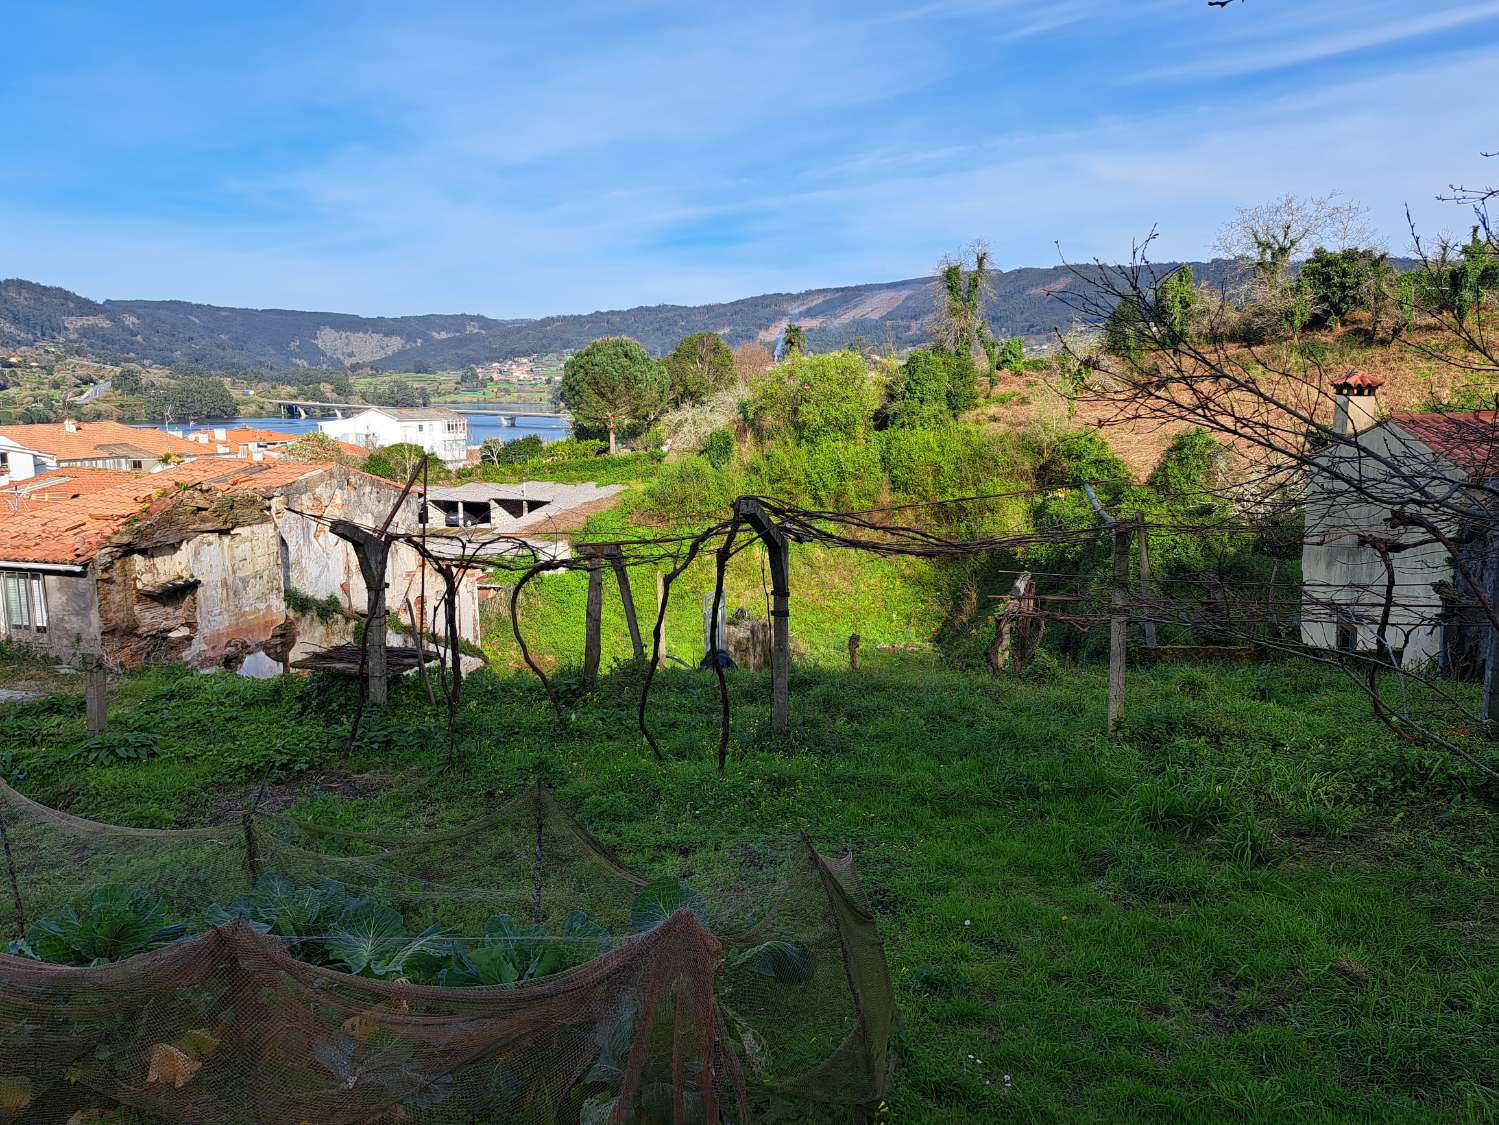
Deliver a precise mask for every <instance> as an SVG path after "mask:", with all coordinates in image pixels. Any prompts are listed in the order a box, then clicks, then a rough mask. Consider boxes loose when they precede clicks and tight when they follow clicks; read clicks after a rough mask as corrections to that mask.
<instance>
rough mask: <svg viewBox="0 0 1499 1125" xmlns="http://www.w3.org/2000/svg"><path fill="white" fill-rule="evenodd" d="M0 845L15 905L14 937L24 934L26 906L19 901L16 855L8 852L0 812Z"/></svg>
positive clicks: (3, 822) (7, 834) (8, 840)
mask: <svg viewBox="0 0 1499 1125" xmlns="http://www.w3.org/2000/svg"><path fill="white" fill-rule="evenodd" d="M0 845H3V846H4V848H5V873H6V875H8V876H9V877H10V896H11V901H12V902H13V903H14V904H15V907H16V937H18V938H24V937H25V936H26V907H25V906H24V905H23V904H22V902H21V882H20V880H19V879H18V878H17V877H16V857H15V856H13V855H11V852H10V834H9V833H8V832H6V830H5V815H4V814H3V813H0Z"/></svg>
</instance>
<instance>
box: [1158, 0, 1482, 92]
mask: <svg viewBox="0 0 1499 1125" xmlns="http://www.w3.org/2000/svg"><path fill="white" fill-rule="evenodd" d="M1403 7H1404V6H1403V5H1402V8H1403ZM1407 10H1408V9H1407ZM1327 15H1328V16H1329V17H1332V18H1334V19H1335V20H1336V23H1337V28H1336V30H1333V31H1331V32H1328V33H1326V34H1318V35H1314V36H1309V37H1302V36H1300V35H1297V34H1287V33H1285V32H1284V31H1283V32H1282V33H1281V34H1278V35H1276V36H1275V37H1274V39H1273V41H1270V42H1265V43H1261V44H1258V45H1256V46H1254V47H1251V48H1248V49H1245V50H1241V51H1238V52H1228V53H1223V54H1216V53H1215V54H1210V55H1207V56H1205V57H1202V58H1199V59H1196V60H1194V61H1192V62H1189V63H1185V64H1181V65H1173V66H1166V67H1160V68H1157V69H1155V70H1152V71H1149V72H1146V73H1145V74H1143V75H1141V77H1143V78H1149V79H1158V78H1195V77H1214V76H1216V77H1227V76H1230V75H1244V74H1255V73H1259V72H1263V71H1268V70H1276V69H1280V68H1283V67H1289V66H1298V65H1301V64H1304V63H1309V62H1318V61H1320V60H1323V59H1331V58H1336V57H1337V56H1339V55H1347V54H1352V53H1353V52H1355V51H1363V50H1368V49H1369V48H1371V47H1384V46H1389V45H1391V44H1395V43H1402V42H1405V41H1406V40H1411V39H1417V38H1420V37H1421V36H1426V35H1435V34H1437V33H1438V32H1442V31H1452V30H1455V29H1457V28H1460V27H1466V26H1468V25H1470V24H1476V23H1483V22H1485V21H1487V20H1495V19H1499V3H1495V2H1489V3H1483V4H1464V5H1462V6H1460V7H1455V8H1446V9H1442V10H1435V11H1427V12H1424V13H1423V14H1421V15H1417V16H1409V15H1404V16H1401V17H1397V18H1393V19H1385V20H1383V21H1381V20H1378V19H1370V18H1367V15H1366V18H1365V19H1360V20H1349V19H1347V18H1342V17H1343V16H1345V14H1344V13H1338V12H1329V13H1327Z"/></svg>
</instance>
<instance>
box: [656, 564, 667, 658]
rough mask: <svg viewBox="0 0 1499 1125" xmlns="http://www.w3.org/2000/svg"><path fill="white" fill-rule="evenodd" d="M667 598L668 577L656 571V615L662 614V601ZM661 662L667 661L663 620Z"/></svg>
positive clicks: (663, 623)
mask: <svg viewBox="0 0 1499 1125" xmlns="http://www.w3.org/2000/svg"><path fill="white" fill-rule="evenodd" d="M665 600H666V578H665V576H664V575H662V573H661V572H660V571H659V570H658V571H656V616H657V617H660V616H661V603H662V602H664V601H665ZM658 663H660V664H665V663H666V627H665V622H662V628H661V659H660V661H659V662H658Z"/></svg>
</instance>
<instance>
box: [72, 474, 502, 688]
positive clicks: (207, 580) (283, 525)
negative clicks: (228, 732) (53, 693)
mask: <svg viewBox="0 0 1499 1125" xmlns="http://www.w3.org/2000/svg"><path fill="white" fill-rule="evenodd" d="M397 495H398V490H397V489H395V488H394V487H392V486H391V485H390V484H389V483H388V482H384V481H380V480H378V479H376V478H372V477H369V476H366V475H365V474H362V473H355V472H351V471H349V470H347V469H343V468H341V467H339V466H330V467H329V468H328V469H327V470H326V471H323V472H320V473H318V474H316V475H314V476H310V477H308V478H307V479H305V480H302V481H297V482H294V483H293V484H291V485H289V486H286V487H285V488H283V489H280V490H278V491H277V493H276V494H275V495H273V496H271V497H270V498H269V499H265V498H259V497H255V496H254V495H253V494H251V493H235V494H232V495H229V496H223V497H218V498H213V497H211V496H204V495H203V494H201V493H189V494H186V495H183V496H180V497H177V498H175V500H174V502H173V505H172V506H171V507H169V508H168V507H164V508H163V509H162V510H160V511H158V512H155V513H153V514H148V516H147V517H146V518H145V519H143V520H142V521H141V522H140V523H139V524H138V525H137V526H135V527H133V528H131V529H129V530H128V531H127V532H126V533H125V534H122V535H121V536H119V537H118V538H117V539H116V541H115V542H113V543H111V544H110V545H109V546H108V547H106V548H105V549H104V550H102V551H101V552H100V554H99V556H98V558H97V559H96V560H95V564H94V570H95V575H96V581H93V582H88V583H86V585H87V586H88V587H89V590H90V595H91V597H92V598H93V599H94V603H93V604H90V606H89V607H87V610H88V612H87V614H86V616H79V620H87V621H88V622H90V623H91V624H92V625H93V628H94V642H95V646H96V649H97V648H98V647H99V646H101V645H102V648H103V651H104V652H105V653H106V654H107V655H108V656H109V657H110V658H111V659H112V660H113V661H115V662H117V663H119V664H120V665H123V666H127V667H128V666H132V665H135V664H139V663H142V662H143V661H147V660H173V661H181V662H182V663H185V664H188V665H189V666H191V667H195V668H215V667H228V668H238V667H239V665H240V663H241V662H242V661H243V659H244V658H245V657H246V656H247V655H249V654H250V653H252V652H256V651H262V650H265V651H267V652H268V654H273V655H274V657H275V658H276V659H278V660H279V659H280V656H281V649H282V648H283V647H284V641H285V639H286V638H287V635H288V632H289V630H291V631H292V635H294V637H295V644H294V646H293V648H292V651H291V658H292V659H296V658H299V657H301V656H302V655H304V654H305V653H306V652H308V651H310V650H312V649H317V648H324V647H327V646H329V645H333V644H339V643H342V642H346V641H349V640H351V639H352V637H353V631H354V630H353V623H352V621H350V620H347V619H342V618H340V619H336V620H333V621H329V622H322V621H319V620H318V619H317V618H316V617H313V616H305V617H304V616H300V615H296V614H290V613H289V611H288V609H287V606H286V592H287V590H288V589H296V590H299V591H301V592H302V593H305V594H309V595H311V596H312V597H314V598H319V599H321V598H326V597H327V596H329V595H330V594H331V595H333V596H335V597H336V598H337V599H338V601H339V602H340V604H341V605H342V606H343V607H344V608H345V609H351V610H353V611H355V612H360V613H362V612H363V610H364V606H365V587H364V580H363V578H362V577H361V575H360V572H359V563H358V560H357V559H356V558H355V555H354V551H353V549H352V548H351V547H350V545H349V544H348V543H347V542H345V541H344V540H342V539H340V538H338V536H336V535H334V534H333V532H332V531H331V530H329V528H328V523H327V521H329V520H335V519H344V520H349V521H351V522H354V523H357V524H360V525H362V526H365V527H378V526H380V524H382V523H383V522H384V520H385V517H386V514H387V513H388V512H389V511H390V506H391V504H392V503H393V502H394V501H395V498H396V496H397ZM415 509H416V501H415V500H414V499H411V498H408V500H407V501H406V502H405V503H404V504H403V505H402V511H401V512H400V513H398V515H397V518H396V520H395V522H394V523H393V524H392V527H393V529H394V530H398V531H400V530H408V529H414V528H415V526H416V523H415V519H416V517H415ZM304 513H305V514H304ZM420 563H421V560H420V556H419V555H418V554H417V553H416V551H414V550H413V549H412V548H409V547H405V546H401V545H397V546H396V547H395V548H394V549H393V550H392V551H391V555H390V565H389V570H388V572H387V575H388V593H387V605H388V607H389V609H390V610H391V612H392V613H398V614H400V615H401V616H402V620H405V599H406V598H407V597H410V598H411V599H412V601H413V603H415V602H416V601H417V596H418V591H419V588H420V584H421V583H420ZM441 591H442V584H441V581H440V579H438V578H437V577H436V576H435V575H433V574H431V573H429V574H428V575H427V592H428V593H427V606H428V610H427V614H428V616H430V614H431V611H432V609H433V608H435V606H436V603H437V600H438V598H439V597H440V595H441ZM459 617H460V629H461V630H462V634H463V636H464V637H465V638H466V639H468V640H473V641H477V639H478V628H479V612H478V588H477V576H475V577H474V578H471V579H470V580H469V581H467V582H465V583H464V585H463V587H462V591H461V593H460V598H459ZM289 620H290V626H288V621H289ZM429 627H431V623H430V621H429ZM437 628H439V629H440V628H441V622H440V621H439V622H438V623H437ZM392 643H396V644H400V643H403V641H402V640H401V638H400V637H399V636H395V637H392Z"/></svg>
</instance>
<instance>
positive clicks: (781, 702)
mask: <svg viewBox="0 0 1499 1125" xmlns="http://www.w3.org/2000/svg"><path fill="white" fill-rule="evenodd" d="M777 540H778V541H777V542H776V543H775V545H774V546H773V547H772V549H771V552H770V573H771V599H770V627H771V630H772V639H771V645H772V647H771V652H770V729H771V730H773V731H774V732H775V733H776V734H785V733H786V726H787V722H788V721H789V719H790V717H791V590H790V582H789V581H788V578H787V575H788V572H789V571H790V569H791V568H790V560H791V544H790V543H788V542H787V541H786V539H785V537H784V536H780V535H779V534H778V535H777Z"/></svg>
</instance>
